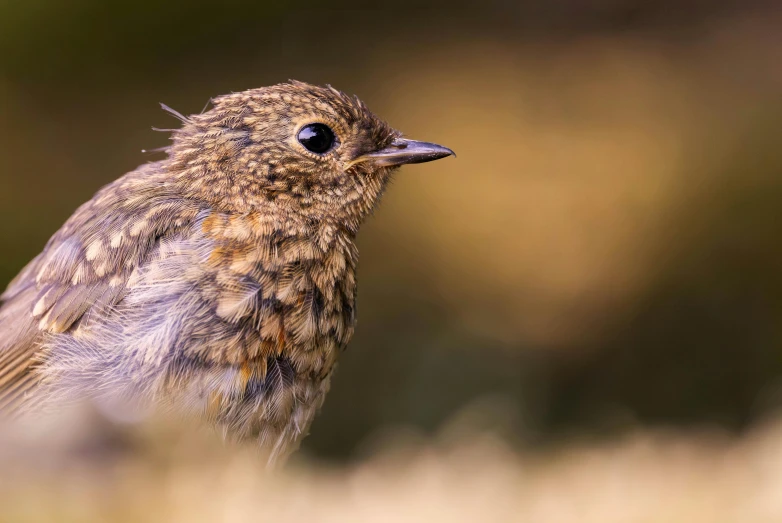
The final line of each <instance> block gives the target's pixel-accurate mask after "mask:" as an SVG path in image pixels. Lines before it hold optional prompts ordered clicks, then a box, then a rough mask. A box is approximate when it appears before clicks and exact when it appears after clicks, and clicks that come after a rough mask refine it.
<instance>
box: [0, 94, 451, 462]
mask: <svg viewBox="0 0 782 523" xmlns="http://www.w3.org/2000/svg"><path fill="white" fill-rule="evenodd" d="M213 104H214V107H213V108H212V109H211V110H209V111H206V112H203V113H202V114H198V115H193V116H190V117H185V116H182V115H181V114H179V113H177V112H176V111H173V110H172V109H168V108H166V109H167V110H168V111H169V112H171V113H172V115H174V116H175V117H177V118H178V119H179V120H181V122H182V124H183V125H182V127H181V128H180V129H177V130H175V131H173V136H172V141H173V143H172V145H171V146H170V147H167V148H166V149H165V152H166V154H167V158H165V159H164V160H161V161H157V162H151V163H147V164H145V165H142V166H140V167H139V168H137V169H136V170H134V171H132V172H130V173H128V174H126V175H125V176H123V177H121V178H120V179H118V180H117V181H115V182H113V183H111V184H109V185H108V186H106V187H104V188H103V189H101V190H100V191H99V192H98V193H97V194H96V195H95V196H94V197H93V198H92V199H91V200H90V201H89V202H87V203H86V204H84V205H82V206H81V207H80V208H79V209H78V210H77V211H76V212H75V213H74V214H73V216H72V217H71V218H70V219H69V220H68V221H67V222H66V223H65V225H64V226H63V227H62V228H61V229H60V230H59V231H58V232H57V233H56V234H55V235H54V236H53V237H52V238H51V240H50V241H49V242H48V244H47V245H46V247H45V248H44V250H43V252H42V253H41V254H40V255H38V256H37V257H36V258H35V259H34V260H33V261H32V262H30V263H29V264H28V265H27V267H26V268H25V269H23V270H22V272H21V273H20V274H19V276H17V278H16V279H14V281H12V282H11V284H10V285H9V287H8V289H7V290H6V292H5V293H4V294H3V295H2V297H0V300H2V302H1V303H0V408H5V409H6V410H13V411H15V412H21V413H30V412H33V413H40V412H46V411H47V410H49V409H52V408H54V407H57V406H60V405H62V404H63V403H64V402H66V403H67V402H73V401H77V400H85V399H86V400H89V401H90V402H94V403H95V404H96V405H98V406H99V407H100V408H101V409H102V410H104V411H106V412H108V413H109V415H119V416H122V417H125V416H127V412H126V411H129V410H131V411H135V410H137V409H142V408H144V409H146V408H149V407H150V406H152V407H157V408H163V409H167V410H168V409H170V410H171V411H173V412H176V413H178V414H185V415H189V416H195V417H199V418H200V417H203V418H206V419H208V420H209V421H210V422H212V423H214V424H216V425H217V426H219V427H220V428H221V429H222V430H223V431H224V432H225V433H226V434H227V435H229V436H230V437H233V438H237V439H248V438H254V439H257V441H258V443H259V444H260V446H261V448H262V449H263V450H264V451H265V452H266V453H267V455H268V459H269V462H270V463H276V462H279V460H280V459H281V458H284V457H285V456H287V455H288V454H289V453H290V452H291V451H292V450H294V449H295V448H296V447H297V445H298V443H299V441H300V440H301V438H302V437H303V436H304V435H305V434H306V432H307V430H308V427H309V425H310V423H311V421H312V419H313V417H314V415H315V413H316V411H317V410H318V409H319V407H320V406H321V404H322V403H323V399H324V396H325V394H326V392H327V390H328V388H329V382H330V377H331V373H332V370H333V369H334V365H335V362H336V360H337V357H338V356H339V354H340V352H342V350H343V349H344V348H345V347H346V345H347V343H348V341H349V340H350V338H351V336H352V334H353V327H354V323H355V298H356V264H357V260H358V251H357V249H356V245H355V243H354V240H355V238H356V233H357V232H358V229H359V227H360V225H361V223H362V222H363V221H364V219H365V218H366V217H367V215H368V214H369V213H370V212H371V211H372V209H373V208H374V207H375V205H376V204H377V202H378V199H379V198H380V196H381V194H382V192H383V190H384V188H385V186H386V184H387V183H388V181H389V177H390V176H391V174H392V172H393V171H394V169H395V168H396V167H398V166H400V165H402V164H408V163H421V162H427V161H431V160H436V159H439V158H443V157H445V156H449V155H451V154H453V153H452V151H451V150H450V149H447V148H445V147H442V146H439V145H436V144H432V143H427V142H418V141H414V140H408V139H405V138H402V136H401V134H400V133H399V132H397V131H395V130H393V129H392V128H391V127H389V126H388V125H387V124H386V123H385V122H383V121H382V120H380V119H378V118H377V117H376V116H375V115H373V114H372V113H371V112H370V111H369V110H368V109H367V108H366V107H365V106H364V104H363V103H361V102H360V101H359V100H358V99H356V98H352V97H349V96H347V95H345V94H343V93H341V92H339V91H337V90H336V89H333V88H331V87H316V86H313V85H309V84H305V83H301V82H291V83H288V84H280V85H275V86H272V87H266V88H261V89H253V90H250V91H245V92H240V93H235V94H231V95H226V96H222V97H219V98H216V99H215V100H213ZM164 107H165V106H164Z"/></svg>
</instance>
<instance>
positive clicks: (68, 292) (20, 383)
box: [0, 162, 199, 409]
mask: <svg viewBox="0 0 782 523" xmlns="http://www.w3.org/2000/svg"><path fill="white" fill-rule="evenodd" d="M164 174H165V173H164V170H163V166H162V164H161V163H160V162H158V163H150V164H146V165H144V166H141V167H140V168H138V169H137V170H135V171H133V172H131V173H128V174H126V175H125V176H123V177H122V178H120V179H118V180H117V181H115V182H113V183H112V184H110V185H108V186H106V187H104V188H103V189H101V190H100V191H99V192H98V193H97V194H96V195H95V196H94V197H93V198H92V199H91V200H90V201H88V202H87V203H85V204H84V205H82V206H81V207H79V209H78V210H77V211H76V212H75V213H74V214H73V216H71V217H70V218H69V219H68V221H67V222H66V223H65V224H64V225H63V226H62V228H61V229H60V230H59V231H58V232H57V233H56V234H55V235H54V236H53V237H52V238H51V239H50V240H49V242H48V243H47V245H46V246H45V248H44V250H43V252H41V254H39V255H38V256H37V257H36V258H35V259H33V260H32V261H31V262H30V263H29V264H28V265H27V266H26V267H25V268H24V269H22V271H21V272H20V273H19V275H18V276H17V277H16V278H14V280H13V281H12V282H11V283H10V284H9V286H8V288H7V289H6V291H5V292H4V293H3V294H2V295H0V409H2V408H3V407H5V408H6V409H7V408H9V407H10V408H11V409H13V408H14V407H15V406H18V405H19V403H20V401H23V398H24V395H25V393H27V392H28V391H30V390H31V389H32V388H34V387H35V386H36V384H37V383H38V382H39V381H40V376H38V373H36V372H35V369H36V366H37V365H38V364H39V363H41V362H42V360H44V359H45V357H46V355H45V352H46V351H45V344H46V340H47V337H50V336H53V335H59V334H62V333H69V332H71V331H73V330H74V329H75V328H77V327H78V325H79V323H80V322H81V321H82V320H83V319H84V318H85V317H89V315H91V314H98V313H100V312H101V311H105V310H107V309H108V308H111V307H114V306H116V305H117V303H119V302H120V301H121V300H122V297H123V296H124V294H125V290H126V287H127V283H128V279H129V278H130V276H131V274H132V273H133V271H134V270H135V269H136V268H138V267H139V266H140V265H141V264H143V262H144V260H145V259H146V257H147V256H148V255H149V253H150V252H151V251H152V249H153V248H154V247H155V246H156V245H157V244H158V242H159V241H160V239H161V238H162V237H165V236H166V235H167V234H171V233H172V232H174V231H176V230H178V229H179V228H181V227H183V226H184V225H185V224H187V223H189V222H190V221H192V220H193V218H195V216H196V215H197V213H198V210H199V209H198V207H197V206H196V205H195V204H194V203H193V202H189V201H187V200H185V199H183V198H177V197H176V195H172V194H171V193H170V187H169V186H168V184H166V183H165V176H164Z"/></svg>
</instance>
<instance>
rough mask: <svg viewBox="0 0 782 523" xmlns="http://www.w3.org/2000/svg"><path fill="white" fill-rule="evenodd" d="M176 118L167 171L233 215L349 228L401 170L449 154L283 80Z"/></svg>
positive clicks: (333, 96) (338, 98) (316, 90)
mask: <svg viewBox="0 0 782 523" xmlns="http://www.w3.org/2000/svg"><path fill="white" fill-rule="evenodd" d="M213 104H214V107H213V108H212V109H210V110H209V111H206V112H204V113H202V114H198V115H193V116H190V117H188V118H185V117H181V116H180V118H182V119H183V122H184V125H183V126H182V128H181V129H178V130H176V131H174V134H173V145H172V146H171V147H170V148H169V160H168V166H169V170H170V172H171V173H172V174H173V175H174V176H175V178H176V180H177V182H178V183H179V184H180V185H181V190H183V191H185V192H186V194H188V195H189V196H191V197H196V198H203V199H205V200H207V202H208V203H209V204H210V205H213V206H215V207H218V208H221V207H222V208H226V209H230V210H233V211H239V212H251V211H252V210H253V209H256V208H258V206H266V208H269V206H273V207H279V208H280V211H281V212H284V213H290V212H293V213H301V214H302V215H304V216H306V217H307V218H309V219H313V220H323V219H329V220H340V221H342V222H344V223H343V225H345V226H348V227H350V228H357V227H358V225H359V224H360V223H361V221H362V220H363V218H364V217H365V216H366V215H367V214H368V213H369V212H370V211H371V209H372V208H373V207H374V205H375V203H376V202H377V200H378V199H379V197H380V195H381V194H382V191H383V189H384V187H385V185H386V183H387V181H388V179H389V176H390V174H391V173H392V171H393V170H394V169H395V168H397V167H398V166H400V165H404V164H408V163H421V162H427V161H431V160H437V159H439V158H444V157H446V156H449V155H452V154H453V151H451V150H450V149H447V148H445V147H442V146H439V145H436V144H432V143H426V142H418V141H414V140H408V139H406V138H403V137H402V135H401V133H399V132H398V131H395V130H394V129H392V128H391V127H390V126H389V125H388V124H386V123H385V122H384V121H383V120H381V119H379V118H378V117H377V116H375V115H374V114H373V113H372V112H370V111H369V109H367V107H366V106H365V105H364V104H363V103H362V102H361V101H360V100H358V99H357V98H354V97H350V96H347V95H345V94H343V93H341V92H340V91H337V90H336V89H334V88H332V87H319V86H314V85H310V84H306V83H302V82H291V83H285V84H279V85H275V86H271V87H263V88H260V89H252V90H249V91H244V92H240V93H234V94H229V95H225V96H220V97H218V98H216V99H214V100H213Z"/></svg>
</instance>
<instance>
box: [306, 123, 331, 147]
mask: <svg viewBox="0 0 782 523" xmlns="http://www.w3.org/2000/svg"><path fill="white" fill-rule="evenodd" d="M298 138H299V143H301V144H302V145H303V146H304V147H306V148H307V150H308V151H312V152H313V153H318V154H323V153H325V152H326V151H328V150H329V149H331V148H332V147H334V142H335V139H334V133H333V132H332V130H331V129H329V128H328V127H326V126H325V125H323V124H322V123H311V124H309V125H305V126H304V127H302V128H301V131H299V136H298Z"/></svg>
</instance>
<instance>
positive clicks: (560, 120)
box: [0, 0, 782, 459]
mask: <svg viewBox="0 0 782 523" xmlns="http://www.w3.org/2000/svg"><path fill="white" fill-rule="evenodd" d="M780 28H782V16H780V11H779V9H778V8H776V7H775V6H774V5H773V4H771V3H769V4H766V5H764V4H761V3H756V4H753V3H748V2H738V1H737V2H733V3H731V2H701V1H695V0H685V1H676V2H675V1H672V0H671V1H658V2H653V1H648V2H638V1H635V2H633V1H629V0H600V1H595V2H579V1H577V0H549V1H545V2H544V1H539V0H530V1H526V2H510V1H499V0H489V1H485V2H480V3H468V2H423V3H421V2H412V1H407V0H402V1H396V2H393V3H389V2H385V3H376V4H362V3H359V2H312V1H301V2H276V3H273V2H259V1H253V2H251V1H226V2H204V1H200V0H199V1H191V2H181V3H180V2H160V3H159V2H152V1H147V0H138V1H133V2H125V1H120V2H99V1H96V0H81V1H72V2H64V1H56V0H32V1H25V2H22V1H17V2H14V1H9V0H3V1H0V101H1V102H0V103H1V104H2V105H0V107H2V111H0V115H2V116H1V117H0V252H1V253H2V256H0V285H2V284H4V283H5V282H7V281H9V280H10V279H11V278H12V277H13V276H14V275H15V274H16V272H17V271H18V270H19V269H20V268H21V267H22V266H23V265H24V263H25V262H26V261H27V260H29V259H30V258H31V257H33V256H34V255H35V254H36V253H37V252H38V251H39V250H40V249H41V247H42V246H43V244H44V243H45V242H46V240H47V239H48V237H49V236H50V235H51V234H52V233H53V232H54V231H55V230H56V229H57V228H58V227H59V225H60V224H61V223H62V222H63V221H64V220H65V219H66V218H67V217H68V215H69V214H70V213H71V212H73V210H74V209H75V208H76V207H77V206H78V205H79V204H80V203H81V202H83V201H84V200H86V199H88V198H89V197H90V196H91V195H92V194H93V193H94V192H95V191H96V190H97V189H98V187H100V186H101V185H103V184H105V183H107V182H109V181H111V180H113V179H115V178H117V177H118V176H120V175H121V174H122V173H124V172H127V171H128V170H130V169H132V168H134V167H135V166H136V165H138V164H139V163H142V162H145V161H148V160H150V159H153V158H155V157H154V156H150V155H149V154H144V153H142V152H141V149H153V148H155V147H159V146H162V145H165V144H166V143H167V142H166V140H167V136H165V134H161V133H156V132H153V131H152V130H151V129H150V127H151V126H155V127H162V128H165V127H170V126H172V125H175V124H176V122H174V121H172V119H171V118H170V117H169V115H167V114H166V113H164V112H163V111H161V110H160V109H159V106H158V103H159V102H164V103H166V104H168V105H170V106H172V107H173V108H175V109H177V110H179V111H180V112H183V113H185V114H190V113H196V112H199V111H201V109H202V107H203V106H204V104H205V103H206V102H207V101H208V100H209V98H210V97H211V96H214V95H218V94H222V93H225V92H229V91H239V90H243V89H247V88H251V87H257V86H262V85H268V84H272V83H277V82H280V81H284V80H287V79H289V78H295V79H299V80H303V81H309V82H314V83H330V84H332V85H334V86H336V87H338V88H340V89H342V90H345V91H348V92H351V93H355V94H358V95H359V96H361V97H362V99H364V100H365V101H366V102H367V104H368V105H369V106H370V107H371V108H373V110H375V111H376V112H377V113H378V114H380V115H382V116H383V117H384V118H386V119H387V120H389V122H390V123H391V124H392V125H394V126H396V127H398V128H399V129H401V130H403V131H404V132H405V133H406V134H408V135H409V136H411V137H414V138H419V139H424V140H429V141H436V142H440V143H443V144H445V145H448V146H449V147H452V148H453V149H454V150H456V151H457V153H458V154H459V156H458V158H457V159H449V160H447V161H443V162H437V163H434V164H428V165H426V166H415V167H408V168H405V169H403V170H402V171H401V172H400V174H399V175H398V179H397V181H396V183H394V184H393V186H392V187H391V189H390V190H389V192H388V194H387V196H386V198H385V200H384V202H383V205H381V207H380V208H379V209H378V212H377V213H376V215H375V216H374V217H372V218H371V219H370V220H369V222H368V223H367V225H366V227H365V229H364V230H363V231H362V234H361V235H360V247H361V256H362V258H361V264H360V272H359V284H360V290H359V312H358V317H359V324H358V329H357V332H356V337H355V339H354V342H353V343H352V344H351V346H350V348H349V350H348V351H347V352H346V354H345V355H344V357H343V358H342V361H341V365H340V368H339V370H338V374H337V375H336V377H335V380H334V382H333V389H332V392H331V394H330V396H329V398H328V400H327V402H326V406H325V408H324V410H323V412H322V414H321V415H320V417H319V418H318V419H317V421H316V422H315V424H314V426H313V427H312V434H313V435H312V436H311V437H310V438H308V439H307V440H306V443H305V448H306V449H307V451H308V452H310V453H312V454H314V455H317V456H321V457H325V458H334V459H344V458H346V457H348V456H351V455H354V454H355V453H357V452H360V449H361V448H362V444H363V442H366V441H368V440H371V439H372V438H373V437H374V436H373V435H376V434H377V433H378V432H379V431H381V432H382V430H383V429H384V427H393V426H410V427H413V428H414V429H416V430H419V431H421V432H423V433H433V432H436V431H438V430H440V429H442V428H443V427H444V426H447V425H449V424H451V423H454V420H460V419H462V418H465V417H466V418H469V422H470V423H472V424H478V425H485V426H487V427H490V428H493V429H496V430H499V431H501V432H503V433H504V434H506V435H507V437H508V438H509V439H510V440H512V441H514V442H517V443H519V444H532V445H534V444H539V443H542V442H546V441H551V440H553V439H557V438H564V437H572V436H576V435H577V436H587V437H594V438H601V437H604V436H607V435H610V434H614V433H616V432H617V431H622V430H626V429H628V428H632V427H636V426H639V425H655V426H656V425H687V426H689V425H701V424H709V425H717V426H719V427H725V428H727V429H729V430H740V429H742V428H745V427H747V426H749V425H751V424H752V423H754V422H756V421H758V420H759V419H761V418H763V417H764V416H766V415H767V414H768V413H770V412H773V411H775V410H776V408H777V407H778V406H779V399H780V398H779V390H780V385H781V384H782V382H780V378H779V377H780V375H782V323H781V322H780V319H782V241H780V231H782V176H781V175H780V167H782V152H781V151H782V148H780V137H782V96H780V94H779V93H781V92H782V89H780V87H782V85H781V84H782V66H781V65H780V62H779V60H778V57H779V56H780V54H779V53H780V52H781V51H782V44H780V41H779V38H778V35H779V29H780Z"/></svg>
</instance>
